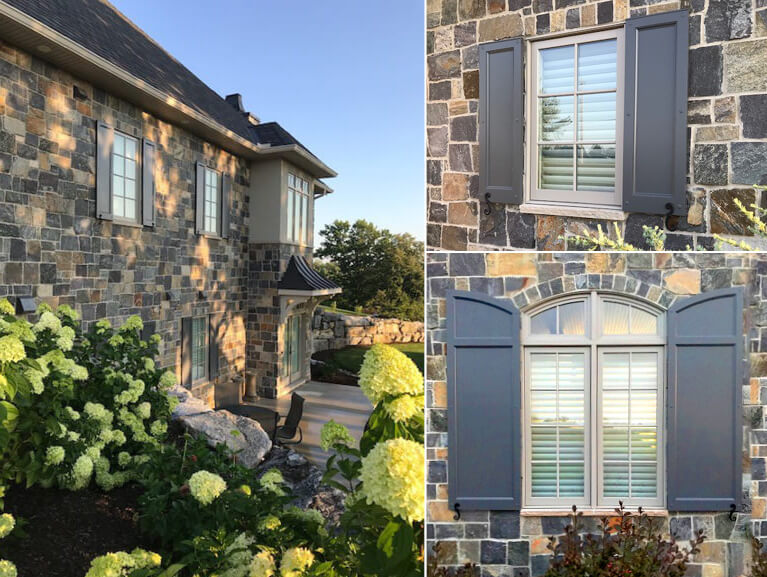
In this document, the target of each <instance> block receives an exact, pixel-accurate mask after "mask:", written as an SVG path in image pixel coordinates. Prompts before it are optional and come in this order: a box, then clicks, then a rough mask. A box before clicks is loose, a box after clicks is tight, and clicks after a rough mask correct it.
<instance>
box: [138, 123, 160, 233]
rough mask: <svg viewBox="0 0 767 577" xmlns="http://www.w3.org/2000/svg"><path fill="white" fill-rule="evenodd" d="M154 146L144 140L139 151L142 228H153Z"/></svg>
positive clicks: (149, 141)
mask: <svg viewBox="0 0 767 577" xmlns="http://www.w3.org/2000/svg"><path fill="white" fill-rule="evenodd" d="M155 150H156V147H155V144H154V142H152V141H151V140H147V139H146V138H145V139H144V141H143V144H142V150H141V213H142V220H143V224H144V226H154V225H155V222H154V203H155V182H154V166H155V164H154V155H155Z"/></svg>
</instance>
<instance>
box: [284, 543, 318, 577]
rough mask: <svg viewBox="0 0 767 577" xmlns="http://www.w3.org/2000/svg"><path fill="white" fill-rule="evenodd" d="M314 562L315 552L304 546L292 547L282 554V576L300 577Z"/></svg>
mask: <svg viewBox="0 0 767 577" xmlns="http://www.w3.org/2000/svg"><path fill="white" fill-rule="evenodd" d="M312 563H314V553H312V552H311V551H309V549H305V548H304V547H291V548H290V549H288V550H287V551H285V553H283V554H282V561H280V576H281V577H299V575H301V574H302V573H303V572H304V571H306V570H307V569H308V568H309V567H311V565H312Z"/></svg>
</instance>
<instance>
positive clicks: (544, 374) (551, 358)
mask: <svg viewBox="0 0 767 577" xmlns="http://www.w3.org/2000/svg"><path fill="white" fill-rule="evenodd" d="M530 362H531V366H534V367H535V370H534V371H530V388H531V389H556V388H557V355H556V354H554V353H542V354H537V353H533V354H532V355H530Z"/></svg>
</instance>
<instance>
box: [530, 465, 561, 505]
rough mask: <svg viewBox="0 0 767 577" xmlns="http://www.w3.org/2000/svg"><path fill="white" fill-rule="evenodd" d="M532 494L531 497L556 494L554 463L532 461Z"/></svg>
mask: <svg viewBox="0 0 767 577" xmlns="http://www.w3.org/2000/svg"><path fill="white" fill-rule="evenodd" d="M532 495H533V497H556V496H557V464H556V463H533V466H532Z"/></svg>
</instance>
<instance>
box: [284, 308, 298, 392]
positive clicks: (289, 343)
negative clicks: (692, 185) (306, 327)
mask: <svg viewBox="0 0 767 577" xmlns="http://www.w3.org/2000/svg"><path fill="white" fill-rule="evenodd" d="M302 337H303V320H302V317H301V316H299V315H292V316H289V317H288V320H287V322H286V323H285V350H284V353H283V359H282V367H283V375H284V376H286V377H288V380H289V382H293V381H295V380H296V379H298V378H300V377H302V376H303V360H302V353H301V351H302V349H303V346H302V340H303V339H302Z"/></svg>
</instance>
